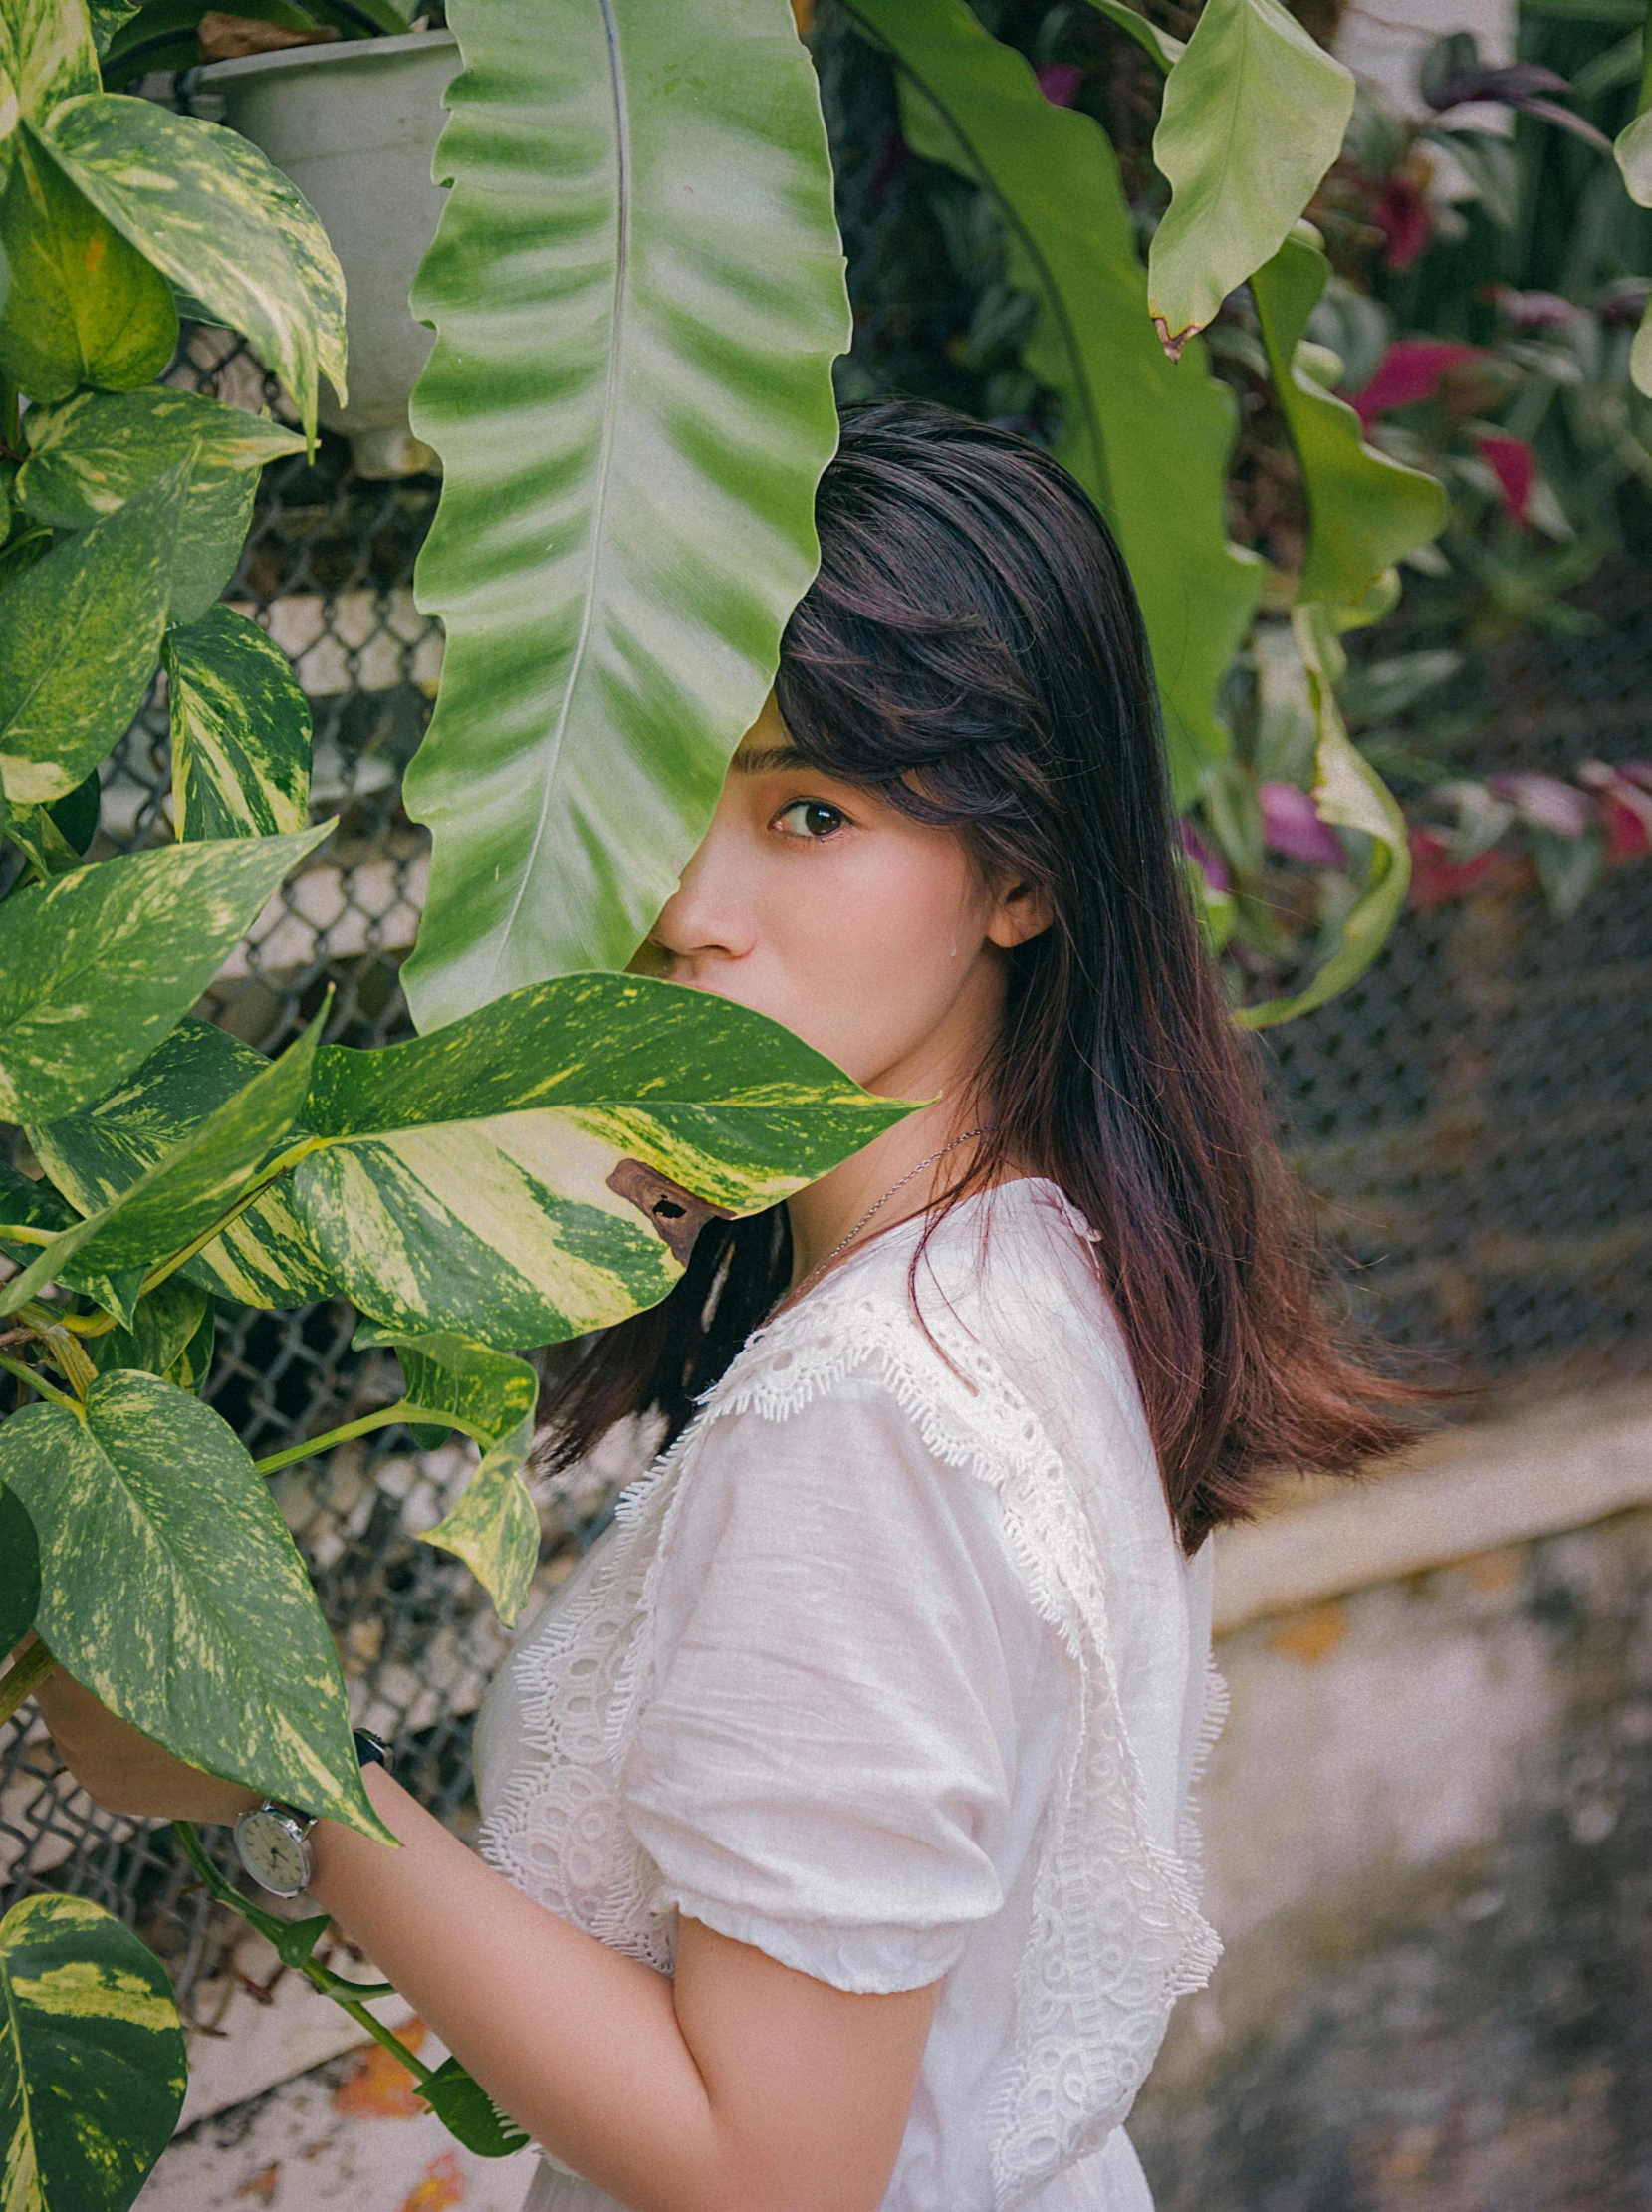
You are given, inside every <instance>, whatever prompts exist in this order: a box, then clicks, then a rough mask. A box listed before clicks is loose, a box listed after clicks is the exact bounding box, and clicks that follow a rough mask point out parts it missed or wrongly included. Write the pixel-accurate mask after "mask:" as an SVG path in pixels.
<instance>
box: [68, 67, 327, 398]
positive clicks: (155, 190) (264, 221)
mask: <svg viewBox="0 0 1652 2212" xmlns="http://www.w3.org/2000/svg"><path fill="white" fill-rule="evenodd" d="M46 138H47V143H48V144H49V145H50V146H51V149H52V151H53V152H54V153H55V154H56V155H57V157H58V159H59V161H60V162H61V163H62V164H63V166H64V168H65V169H67V170H68V172H69V174H70V175H71V176H72V177H73V178H74V180H75V182H76V183H77V184H78V185H79V186H80V188H81V190H82V191H83V192H84V193H85V194H86V196H87V198H88V199H89V200H91V202H92V204H93V205H94V206H95V207H96V208H98V209H99V210H100V211H101V212H102V213H103V214H104V215H106V216H108V218H109V220H110V221H111V222H112V223H113V224H114V225H115V227H116V229H117V230H118V231H119V232H120V233H121V234H122V235H123V236H124V237H126V238H129V239H130V240H131V242H132V244H133V245H134V246H136V247H137V249H138V251H139V252H140V253H142V254H144V255H145V256H146V257H147V258H148V259H149V260H150V261H152V262H153V263H154V265H155V267H156V268H157V269H160V270H162V271H164V273H165V274H166V275H167V276H168V277H170V278H171V280H172V282H173V283H174V284H177V285H181V286H182V287H183V289H184V290H185V291H186V292H188V293H190V294H191V295H192V296H193V297H194V298H195V299H197V300H199V301H200V302H201V304H202V305H203V306H204V307H206V308H208V309H209V310H210V311H211V312H212V314H213V315H215V316H217V317H220V318H221V319H222V320H223V322H225V323H226V324H228V326H229V327H230V329H231V330H236V331H240V332H241V333H242V335H243V336H244V337H245V338H247V339H248V340H249V341H250V342H251V345H252V348H253V351H254V353H256V354H257V356H258V358H259V360H260V361H261V362H263V363H264V365H265V366H266V368H268V369H273V370H274V371H275V373H276V374H277V375H278V376H279V377H280V378H281V380H282V382H283V383H284V384H285V385H286V387H287V389H288V390H289V391H290V392H291V393H292V395H293V398H294V399H295V400H296V401H297V403H298V408H299V412H300V414H301V415H302V416H303V419H304V425H305V429H306V431H307V433H309V434H310V435H312V436H313V435H314V433H315V427H316V376H317V372H318V370H319V371H320V372H321V374H322V375H324V376H325V377H326V378H327V380H328V382H329V383H330V384H331V385H332V386H333V388H334V390H335V391H336V392H337V393H338V394H339V397H340V399H341V400H343V398H344V396H345V280H344V276H343V273H342V272H341V270H340V268H339V263H338V258H337V256H336V255H335V254H334V251H333V248H332V247H331V246H330V245H329V244H328V242H327V233H326V232H325V231H324V230H323V229H322V226H321V224H320V222H319V221H318V220H317V218H316V215H315V212H314V210H313V209H312V208H311V207H310V205H309V203H308V202H307V201H306V200H304V199H303V198H301V197H300V195H299V193H298V192H297V191H296V190H295V189H294V187H293V186H292V185H291V184H290V183H289V182H288V181H287V179H286V178H285V177H284V176H283V175H282V174H281V172H280V171H279V170H278V169H275V168H272V167H271V165H270V163H269V162H268V161H267V160H266V159H265V158H264V156H263V154H262V153H260V152H259V150H258V148H257V147H256V146H254V145H252V144H251V143H250V142H249V141H248V140H247V139H245V138H242V137H239V136H237V134H236V133H235V132H234V131H233V130H227V129H225V128H224V127H223V125H222V124H220V123H202V122H201V121H200V120H199V119H198V118H196V117H194V116H175V115H173V114H171V112H170V111H169V110H167V109H165V108H161V107H159V106H157V105H156V104H155V103H154V102H153V101H149V100H130V99H127V98H126V97H124V96H123V95H122V94H119V93H92V94H89V95H87V96H85V97H84V98H82V99H79V100H71V101H67V102H65V103H64V105H63V106H62V107H60V108H58V109H56V110H55V111H54V112H53V114H52V117H51V120H50V123H49V125H48V126H47V129H46Z"/></svg>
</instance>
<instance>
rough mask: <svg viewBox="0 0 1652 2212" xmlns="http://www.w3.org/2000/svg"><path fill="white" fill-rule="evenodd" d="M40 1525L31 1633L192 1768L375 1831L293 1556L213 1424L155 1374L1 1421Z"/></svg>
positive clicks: (234, 1442) (10, 1462)
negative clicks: (79, 1401) (75, 1405)
mask: <svg viewBox="0 0 1652 2212" xmlns="http://www.w3.org/2000/svg"><path fill="white" fill-rule="evenodd" d="M0 1481H4V1482H6V1483H8V1484H9V1485H10V1486H11V1487H12V1488H13V1489H14V1490H15V1491H16V1492H17V1494H18V1496H19V1497H20V1498H21V1499H22V1500H23V1503H24V1504H25V1505H26V1506H27V1507H28V1509H29V1514H30V1518H31V1519H32V1520H33V1522H34V1524H35V1529H36V1532H37V1534H38V1536H39V1538H40V1557H41V1602H40V1611H39V1615H38V1623H37V1624H38V1627H39V1630H40V1634H41V1637H42V1640H43V1641H44V1642H45V1643H46V1644H47V1645H48V1646H49V1647H50V1649H51V1650H52V1651H53V1653H54V1654H55V1655H56V1657H57V1658H58V1659H59V1660H60V1661H61V1662H62V1664H63V1665H64V1666H66V1667H67V1668H68V1669H69V1672H70V1673H71V1674H72V1675H74V1677H75V1678H76V1680H77V1681H79V1682H84V1683H85V1684H86V1686H87V1688H88V1689H90V1690H92V1691H94V1692H95V1693H96V1694H97V1695H98V1696H99V1697H101V1698H102V1699H103V1701H104V1703H105V1704H106V1705H107V1706H109V1708H110V1710H111V1711H112V1712H115V1713H118V1714H119V1715H120V1717H121V1718H122V1719H123V1720H128V1721H130V1722H131V1724H132V1726H133V1727H134V1728H140V1729H142V1731H143V1732H144V1734H145V1735H148V1736H152V1737H154V1738H155V1740H156V1741H157V1742H159V1743H162V1744H164V1745H165V1746H166V1748H167V1749H168V1750H169V1751H172V1752H175V1753H176V1754H177V1756H178V1757H179V1758H180V1759H185V1760H187V1761H188V1762H189V1763H190V1765H191V1766H196V1767H204V1768H205V1769H206V1770H207V1772H208V1773H211V1774H216V1775H221V1776H223V1777H224V1779H225V1780H226V1781H230V1782H239V1783H242V1784H244V1785H246V1786H247V1787H248V1788H249V1789H254V1790H260V1791H267V1792H268V1793H269V1794H270V1795H271V1796H272V1797H278V1798H283V1799H285V1800H286V1801H287V1802H288V1803H290V1804H293V1805H298V1806H302V1807H303V1808H304V1810H305V1811H306V1812H309V1813H317V1814H326V1815H328V1816H329V1817H330V1818H332V1819H334V1820H340V1821H344V1822H346V1823H347V1824H348V1825H349V1826H350V1827H352V1828H354V1829H358V1830H359V1831H360V1832H361V1833H362V1834H363V1835H367V1836H376V1837H378V1838H380V1839H381V1840H388V1839H387V1838H386V1832H385V1831H384V1829H383V1827H382V1825H381V1824H380V1822H379V1820H378V1817H377V1815H376V1814H375V1813H374V1812H373V1810H372V1807H371V1805H370V1803H369V1802H368V1799H367V1795H366V1792H365V1791H364V1790H363V1788H362V1786H361V1775H360V1768H359V1765H358V1762H357V1760H356V1756H355V1747H354V1743H353V1742H352V1740H351V1733H350V1713H349V1707H348V1705H347V1703H346V1699H345V1685H344V1677H343V1676H342V1675H341V1673H340V1671H339V1660H338V1655H337V1653H336V1652H335V1651H334V1648H333V1639H332V1637H331V1636H330V1635H329V1633H328V1629H327V1623H326V1621H325V1620H324V1619H323V1618H322V1612H321V1607H320V1606H319V1605H318V1604H317V1602H316V1595H315V1592H314V1591H313V1590H312V1589H311V1587H310V1578H309V1576H308V1575H307V1574H306V1573H305V1570H304V1562H303V1561H302V1560H301V1559H300V1558H299V1555H298V1551H297V1548H296V1547H295V1545H294V1543H293V1540H292V1538H291V1536H290V1535H289V1534H288V1532H287V1528H286V1525H285V1523H284V1522H283V1521H282V1518H281V1516H280V1514H279V1513H278V1512H277V1511H276V1508H275V1504H274V1502H273V1500H272V1499H271V1497H270V1493H269V1488H268V1486H267V1484H265V1483H264V1482H263V1481H262V1480H261V1479H260V1477H259V1476H258V1475H257V1473H256V1472H255V1471H254V1468H253V1463H252V1461H251V1459H250V1458H249V1457H248V1456H247V1451H246V1447H245V1446H244V1445H243V1444H242V1443H241V1441H240V1439H239V1438H238V1437H237V1436H236V1434H235V1432H234V1430H233V1429H232V1428H230V1427H229V1425H228V1424H227V1422H225V1421H223V1420H221V1419H220V1418H219V1417H218V1415H217V1414H216V1413H214V1412H213V1411H212V1410H211V1408H210V1407H209V1406H205V1405H203V1404H202V1403H201V1402H200V1400H199V1398H196V1397H191V1396H190V1394H189V1393H188V1392H187V1391H185V1390H179V1389H177V1388H175V1387H174V1385H173V1384H171V1383H170V1382H163V1381H162V1380H161V1378H160V1377H159V1376H158V1375H153V1374H138V1373H134V1372H131V1371H129V1370H126V1369H118V1370H116V1371H115V1372H113V1373H109V1374H101V1375H99V1376H98V1378H97V1380H96V1381H95V1382H94V1383H93V1384H92V1386H91V1388H90V1389H89V1390H88V1391H87V1394H86V1403H85V1405H84V1406H83V1407H81V1408H80V1409H79V1410H78V1411H74V1412H72V1411H70V1410H69V1409H68V1408H67V1407H65V1406H61V1405H39V1404H37V1405H26V1406H25V1407H24V1408H23V1410H22V1411H21V1412H20V1413H14V1414H13V1415H12V1416H11V1418H10V1419H9V1420H8V1421H7V1422H5V1424H4V1425H3V1426H0Z"/></svg>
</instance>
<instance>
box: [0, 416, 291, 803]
mask: <svg viewBox="0 0 1652 2212" xmlns="http://www.w3.org/2000/svg"><path fill="white" fill-rule="evenodd" d="M26 428H27V432H28V439H29V457H28V459H27V460H26V461H25V462H24V464H23V466H22V467H21V468H20V469H19V470H18V472H17V485H16V498H17V503H18V505H19V506H20V507H21V508H22V509H23V511H24V512H25V514H27V515H28V516H30V518H31V519H32V520H33V521H35V522H44V523H49V524H50V525H51V526H52V527H53V528H54V529H56V530H85V529H86V528H87V527H88V525H89V524H91V523H94V522H96V521H97V520H98V519H99V517H100V516H103V515H113V514H114V513H115V512H116V510H117V509H118V508H119V507H122V506H124V504H125V502H126V501H127V500H128V499H130V498H131V496H132V494H133V493H134V492H138V491H141V490H142V488H143V486H144V485H145V484H147V483H149V482H151V481H152V479H153V478H154V477H156V476H158V475H160V474H162V473H163V472H164V471H165V470H166V469H168V468H170V467H172V466H173V465H174V463H176V462H178V461H187V462H188V463H189V464H190V477H189V488H188V492H187V494H186V496H185V498H184V503H183V512H182V514H181V515H180V516H179V518H178V526H177V530H176V533H175V535H174V537H173V539H172V559H171V588H170V609H169V614H168V618H169V619H170V620H171V621H173V622H193V621H195V620H196V619H197V617H198V616H200V615H201V614H205V612H206V610H207V609H208V608H209V607H210V606H211V605H212V603H213V602H214V600H216V599H217V597H218V594H219V593H220V592H221V591H222V590H223V588H224V586H225V584H227V583H228V581H229V579H230V577H231V576H232V575H233V574H234V572H235V564H236V562H237V560H238V559H239V557H240V553H241V545H242V541H243V539H244V538H245V537H246V535H247V527H248V524H249V523H250V521H251V519H252V503H253V495H254V494H255V492H256V491H257V489H258V471H259V470H260V469H261V468H262V467H263V465H264V463H265V462H266V461H271V460H275V459H276V458H277V457H278V456H279V455H281V454H283V453H297V452H302V451H303V449H304V440H303V439H302V438H301V437H300V436H299V434H298V432H297V431H296V430H289V429H288V428H287V427H286V425H285V424H284V423H280V422H271V421H270V420H268V419H267V418H266V417H265V416H262V415H254V414H248V413H247V412H246V411H245V410H244V409H243V408H241V407H226V406H223V405H221V404H220V402H219V401H218V400H216V399H205V398H202V397H201V395H200V394H199V393H198V392H193V391H173V390H171V389H170V388H169V387H168V386H166V385H165V384H152V385H150V386H149V387H148V388H147V389H146V390H143V391H83V392H78V393H77V394H76V396H75V397H74V398H73V399H70V400H67V401H65V403H64V404H63V405H62V406H59V407H31V408H30V410H29V413H28V416H27V418H26ZM287 827H289V828H291V827H294V825H291V824H289V825H287Z"/></svg>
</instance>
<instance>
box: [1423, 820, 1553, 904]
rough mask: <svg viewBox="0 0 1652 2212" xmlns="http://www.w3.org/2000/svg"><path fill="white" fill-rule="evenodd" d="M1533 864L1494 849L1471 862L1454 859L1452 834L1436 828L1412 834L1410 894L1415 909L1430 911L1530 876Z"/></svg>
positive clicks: (1516, 855)
mask: <svg viewBox="0 0 1652 2212" xmlns="http://www.w3.org/2000/svg"><path fill="white" fill-rule="evenodd" d="M1531 871H1532V870H1531V862H1530V861H1529V860H1526V859H1525V858H1524V857H1523V856H1521V855H1518V854H1514V853H1509V852H1506V851H1504V850H1503V849H1502V848H1500V847H1497V846H1494V847H1493V848H1492V850H1491V852H1489V853H1480V854H1477V855H1476V856H1475V858H1474V859H1473V860H1453V859H1452V858H1451V832H1450V831H1449V830H1437V829H1433V828H1427V829H1421V830H1413V831H1412V833H1411V894H1410V902H1411V904H1412V905H1413V906H1416V907H1420V908H1421V909H1422V910H1423V911H1425V912H1426V911H1427V910H1428V908H1429V907H1431V906H1443V905H1445V904H1446V902H1447V900H1448V899H1453V898H1467V897H1468V895H1469V893H1470V892H1471V891H1478V890H1485V889H1487V888H1489V887H1490V886H1491V885H1493V884H1503V883H1513V882H1518V881H1520V880H1521V879H1522V878H1523V877H1525V876H1527V875H1530V873H1531Z"/></svg>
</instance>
